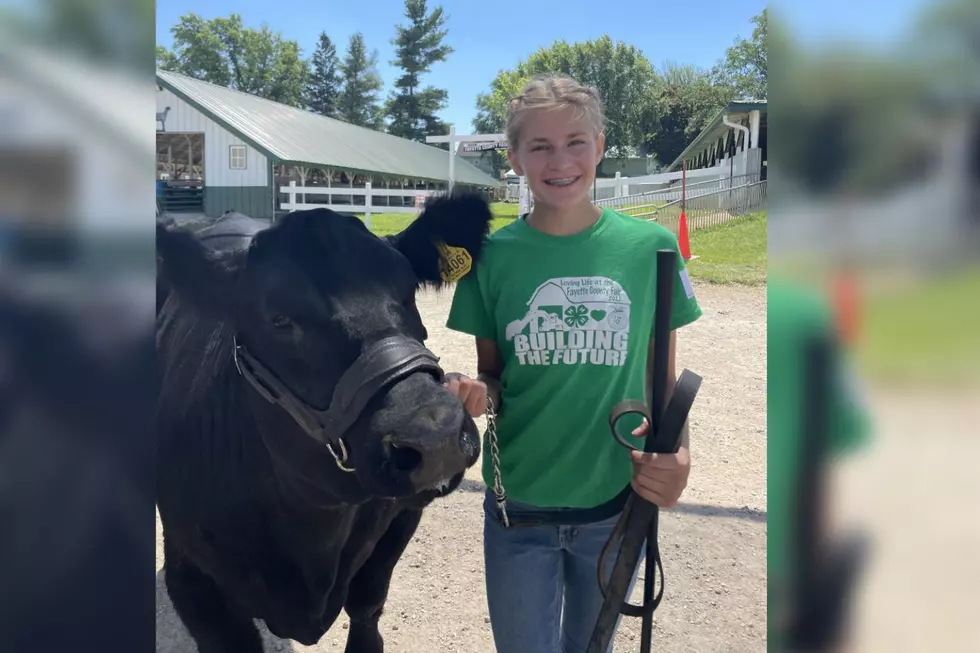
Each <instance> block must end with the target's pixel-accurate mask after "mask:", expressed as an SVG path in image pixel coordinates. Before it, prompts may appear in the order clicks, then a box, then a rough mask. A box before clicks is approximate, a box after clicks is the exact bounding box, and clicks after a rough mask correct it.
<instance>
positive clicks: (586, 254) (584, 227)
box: [447, 76, 701, 653]
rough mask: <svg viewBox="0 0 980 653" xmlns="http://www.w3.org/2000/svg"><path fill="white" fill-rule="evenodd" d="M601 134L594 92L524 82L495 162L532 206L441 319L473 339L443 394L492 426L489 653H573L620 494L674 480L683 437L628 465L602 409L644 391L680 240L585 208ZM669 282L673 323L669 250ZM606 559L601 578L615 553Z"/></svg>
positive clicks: (499, 238) (674, 491)
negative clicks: (468, 365)
mask: <svg viewBox="0 0 980 653" xmlns="http://www.w3.org/2000/svg"><path fill="white" fill-rule="evenodd" d="M604 129H605V126H604V118H603V110H602V105H601V102H600V99H599V95H598V93H597V92H596V90H595V89H592V88H588V87H585V86H582V85H581V84H579V83H577V82H576V81H575V80H573V79H570V78H568V77H558V76H548V77H541V78H537V79H534V80H533V81H531V82H530V83H529V84H528V86H527V87H526V88H525V90H524V92H523V93H522V94H521V95H520V96H519V97H517V98H515V99H514V100H512V101H511V103H510V106H509V108H508V114H507V126H506V134H507V140H508V148H509V149H508V157H509V159H510V163H511V165H512V166H513V168H514V171H515V172H516V173H517V174H519V175H524V176H525V177H526V179H527V182H528V185H529V186H530V189H531V192H532V193H533V194H534V206H533V208H532V210H531V212H530V213H528V214H526V215H522V216H520V217H519V218H518V219H517V220H515V221H514V222H513V223H512V224H510V225H508V226H506V227H504V228H502V229H500V230H498V231H496V232H495V233H494V234H493V235H492V237H491V239H490V242H489V243H488V245H487V248H486V250H485V254H484V256H483V257H482V259H481V261H480V264H479V265H478V266H477V267H476V268H475V269H474V270H473V271H472V272H471V273H470V274H468V275H467V276H466V277H464V278H463V279H461V280H460V281H459V283H458V285H457V287H456V291H455V295H454V297H453V304H452V308H451V310H450V315H449V319H448V322H447V326H448V327H449V328H450V329H454V330H456V331H461V332H463V333H467V334H469V335H472V336H474V337H475V338H476V350H477V370H478V372H479V374H478V377H477V379H469V378H466V377H462V376H459V375H455V378H453V379H452V380H451V381H450V382H449V389H450V390H451V391H452V392H454V393H456V394H457V395H459V396H460V398H461V399H462V400H463V401H464V403H465V404H466V405H467V407H468V409H469V410H470V411H471V413H474V414H482V413H483V408H484V405H485V402H484V399H485V398H489V403H490V404H491V406H492V409H491V412H492V414H493V417H494V420H493V421H494V422H495V427H496V438H493V437H491V433H489V432H488V437H487V438H486V446H485V448H484V455H483V477H484V481H485V482H486V484H487V487H488V489H487V492H486V496H485V501H484V513H485V522H484V558H485V568H486V582H487V586H486V587H487V601H488V604H489V609H490V620H491V625H492V630H493V637H494V641H495V643H496V647H497V651H498V653H556V652H557V651H563V652H564V653H576V652H580V651H582V652H584V651H585V650H586V647H587V645H588V642H589V639H590V637H591V634H592V629H593V627H594V625H595V622H596V618H597V617H598V613H599V608H600V606H601V605H602V594H601V592H600V589H599V586H598V582H597V567H598V562H599V556H600V553H601V551H602V547H603V545H604V544H605V543H606V541H607V540H608V539H609V536H610V534H611V532H612V529H613V527H614V526H615V524H616V522H617V520H618V519H619V515H620V512H621V510H622V508H623V505H624V504H625V501H626V499H627V497H628V495H629V489H630V486H631V485H632V487H633V488H634V489H635V490H636V491H637V493H639V494H640V495H641V496H642V497H643V498H645V499H647V500H649V501H652V502H654V503H656V504H657V505H659V506H662V507H668V508H669V507H672V506H673V505H675V503H676V502H677V500H678V498H679V496H680V494H681V492H682V491H683V490H684V487H685V486H686V484H687V478H688V472H689V469H690V455H689V452H688V436H687V429H686V427H685V430H684V434H683V436H682V438H683V439H682V445H681V448H680V450H679V452H678V453H677V454H671V455H664V454H660V455H643V454H638V453H634V454H632V460H631V455H630V452H628V451H627V450H626V449H623V448H622V447H621V446H620V445H619V444H618V443H617V442H616V441H615V440H614V439H613V438H612V436H611V434H610V433H609V426H608V415H609V412H610V409H611V408H612V406H613V405H614V404H616V403H617V402H619V401H621V400H623V399H627V398H635V399H640V398H643V397H645V396H647V395H646V393H647V384H648V383H649V379H648V374H649V368H648V364H647V352H648V350H649V348H650V344H651V343H650V338H651V333H652V327H653V312H654V302H655V288H656V278H655V277H656V268H655V266H654V261H655V257H656V251H657V250H658V249H661V248H664V247H669V248H671V249H674V250H678V245H677V239H676V237H675V236H674V235H673V233H672V232H670V231H669V230H667V229H666V228H664V227H662V226H660V225H658V224H656V223H654V222H647V221H644V220H640V219H637V218H633V217H630V216H626V215H623V214H620V213H617V212H615V211H613V210H612V209H604V208H600V207H597V206H595V205H594V204H593V203H592V201H591V193H592V184H593V180H594V178H595V172H596V167H597V166H598V164H599V162H600V161H601V160H602V157H603V152H604V149H605V134H604ZM678 272H679V277H678V279H677V282H676V283H675V284H674V288H675V293H674V303H673V311H672V325H671V328H672V329H676V328H678V327H681V326H684V325H686V324H690V323H691V322H693V321H694V320H696V319H697V318H698V317H699V316H700V315H701V309H700V307H699V306H698V303H697V300H696V299H695V297H694V292H693V289H692V287H691V284H690V280H689V278H688V276H687V272H686V270H685V268H684V264H683V259H682V258H681V257H680V253H679V251H678ZM674 333H675V332H673V331H672V333H671V342H670V357H669V361H670V362H669V375H670V377H669V382H668V395H669V393H670V392H671V390H672V388H673V381H674V377H675V372H674V351H675V335H674ZM645 428H646V425H645V424H642V425H640V426H638V427H637V428H636V429H635V430H634V433H637V434H638V433H641V432H642V431H643V430H644V429H645ZM494 440H496V441H494ZM638 442H639V441H638ZM494 488H497V489H498V490H499V491H500V492H501V493H502V494H503V493H505V494H506V501H505V502H504V503H503V505H499V504H498V502H497V500H496V498H495V496H494V491H493V489H494ZM607 560H608V567H607V568H606V569H605V574H606V577H607V578H608V574H609V573H610V572H611V568H612V563H613V561H614V560H615V552H614V551H613V552H611V553H610V554H609V555H608V556H607ZM634 580H635V579H634Z"/></svg>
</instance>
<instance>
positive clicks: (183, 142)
mask: <svg viewBox="0 0 980 653" xmlns="http://www.w3.org/2000/svg"><path fill="white" fill-rule="evenodd" d="M156 79H157V101H156V106H157V179H158V187H162V188H161V189H160V190H158V194H159V197H160V199H161V202H162V204H163V205H164V206H165V208H166V209H167V210H168V211H170V212H182V211H184V212H200V213H204V214H206V215H207V216H210V217H218V216H220V215H221V214H223V213H224V212H225V211H228V210H235V211H240V212H242V213H245V214H247V215H251V216H253V217H257V218H273V217H275V215H276V214H278V213H280V212H282V211H283V210H286V209H287V208H288V205H287V200H286V198H285V197H284V195H283V193H282V190H281V189H282V186H283V184H288V183H289V181H295V182H298V183H299V184H301V185H302V186H306V187H309V188H312V189H315V190H319V191H320V192H319V193H313V192H310V193H309V195H314V194H327V195H330V196H331V199H330V201H328V202H327V204H328V205H330V206H331V208H336V205H337V204H346V206H347V208H348V209H349V210H350V211H351V212H354V211H357V210H358V209H357V206H358V205H360V206H363V200H362V201H361V202H360V203H359V202H358V201H357V200H356V199H355V197H353V196H352V195H353V194H349V195H348V196H346V197H338V196H340V195H341V191H342V190H343V188H347V189H351V188H357V187H358V186H360V187H361V188H362V189H363V187H364V182H365V181H369V182H371V183H372V184H373V186H374V187H375V188H377V187H379V186H388V187H389V188H391V187H392V185H393V184H394V185H395V186H396V187H397V186H398V185H400V186H401V187H402V188H404V193H402V194H403V195H404V196H406V198H407V200H406V201H408V202H412V201H414V195H415V193H416V192H417V189H418V188H420V185H421V187H424V188H426V189H439V188H443V187H445V185H446V183H447V182H448V172H449V152H448V151H446V150H443V149H441V148H437V147H434V146H431V145H426V144H425V143H419V142H416V141H410V140H407V139H403V138H398V137H396V136H392V135H390V134H385V133H383V132H378V131H374V130H371V129H367V128H364V127H358V126H356V125H352V124H349V123H346V122H343V121H341V120H336V119H333V118H327V117H324V116H320V115H317V114H314V113H311V112H309V111H304V110H302V109H298V108H295V107H291V106H287V105H284V104H280V103H277V102H273V101H271V100H266V99H263V98H260V97H256V96H254V95H249V94H247V93H243V92H240V91H235V90H232V89H229V88H226V87H223V86H218V85H215V84H210V83H208V82H203V81H200V80H197V79H193V78H191V77H187V76H184V75H180V74H177V73H173V72H168V71H162V70H158V71H157V75H156ZM358 182H360V183H358ZM456 183H457V184H461V185H468V186H471V187H480V188H492V187H496V186H499V185H500V182H499V181H497V180H495V179H493V178H491V177H490V176H489V175H487V174H486V173H485V172H483V171H481V170H479V169H477V168H476V167H475V166H473V165H472V164H470V163H468V162H466V161H460V160H457V164H456ZM336 185H339V186H340V188H337V187H336ZM324 190H329V191H330V192H329V193H324V192H323V191H324ZM389 197H392V199H397V201H399V202H401V201H402V200H401V199H398V198H397V197H396V196H395V195H394V194H393V193H389ZM361 198H363V191H362V194H361V195H359V196H358V198H357V199H361ZM382 199H383V200H384V201H388V199H387V198H382ZM305 201H310V200H309V199H306V200H305ZM374 201H375V206H377V199H375V200H374ZM284 205H287V206H284ZM392 206H394V204H392ZM400 206H401V205H400ZM378 210H382V211H383V210H384V209H382V208H379V209H378Z"/></svg>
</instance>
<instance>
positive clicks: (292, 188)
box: [286, 179, 296, 211]
mask: <svg viewBox="0 0 980 653" xmlns="http://www.w3.org/2000/svg"><path fill="white" fill-rule="evenodd" d="M286 210H287V211H295V210H296V182H295V181H294V180H292V179H290V180H289V206H287V207H286Z"/></svg>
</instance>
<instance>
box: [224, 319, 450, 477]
mask: <svg viewBox="0 0 980 653" xmlns="http://www.w3.org/2000/svg"><path fill="white" fill-rule="evenodd" d="M234 357H235V367H237V368H238V373H239V374H241V375H242V376H243V377H245V378H246V379H247V380H248V382H249V383H251V384H252V386H253V387H254V388H255V389H256V390H257V391H258V393H259V394H260V395H261V396H262V397H263V398H264V399H265V400H266V401H268V402H270V403H273V404H277V405H279V406H281V407H282V408H283V410H285V411H286V412H287V413H289V415H290V416H291V417H292V418H293V419H294V420H295V421H296V423H297V424H299V426H300V427H301V428H302V429H303V430H304V431H305V432H306V433H307V434H308V435H309V436H310V437H312V438H313V439H314V440H316V441H317V442H319V443H321V444H323V445H324V446H326V447H327V450H328V451H330V454H331V455H332V456H333V457H334V460H335V461H336V462H337V466H338V467H339V468H340V469H342V470H343V471H345V472H353V471H354V468H353V467H349V466H348V465H347V459H348V453H347V446H346V445H345V443H344V440H343V435H344V433H345V432H346V431H347V430H348V429H349V428H350V427H351V426H352V425H353V424H354V422H355V421H357V419H358V417H360V415H361V412H362V411H363V410H364V407H365V406H366V405H367V404H368V402H369V401H370V400H371V398H372V397H373V396H374V395H375V394H377V393H378V391H379V390H381V389H382V388H384V387H386V386H388V385H390V384H392V383H395V382H396V381H399V380H401V379H404V378H405V377H407V376H409V375H410V374H414V373H416V372H429V373H430V374H432V375H433V376H435V377H436V379H437V380H440V381H441V380H442V379H443V377H444V372H443V370H442V368H441V367H439V358H438V357H437V356H436V355H435V354H433V353H432V352H431V351H429V349H428V348H426V347H425V345H423V344H422V343H421V342H419V341H418V340H415V339H413V338H408V337H405V336H391V337H388V338H384V339H382V340H379V341H377V342H375V343H373V344H372V345H371V346H370V347H368V348H367V349H365V350H364V352H363V353H362V354H361V355H360V356H359V357H358V358H357V360H355V361H354V364H353V365H351V366H350V367H349V368H348V369H347V371H346V372H344V374H343V376H341V377H340V381H339V382H338V383H337V387H336V388H335V389H334V392H333V398H332V399H331V400H330V405H329V406H328V407H327V409H326V410H320V409H318V408H314V407H312V406H310V405H309V404H307V403H306V402H304V401H303V400H302V399H300V398H299V397H297V396H296V395H295V394H294V393H293V392H292V390H290V389H289V388H288V387H286V384H284V383H283V382H282V381H281V380H280V379H279V378H278V377H277V376H276V374H275V373H274V372H273V371H272V370H270V369H269V368H268V367H266V366H265V365H263V364H262V363H261V362H260V361H259V360H258V359H257V358H255V357H254V356H253V355H252V354H251V353H250V352H249V351H248V350H247V349H246V348H245V347H244V346H243V345H240V344H239V343H238V338H237V337H236V338H235V348H234ZM335 445H336V446H337V447H338V448H339V449H340V453H339V454H338V453H337V451H335V449H334V446H335Z"/></svg>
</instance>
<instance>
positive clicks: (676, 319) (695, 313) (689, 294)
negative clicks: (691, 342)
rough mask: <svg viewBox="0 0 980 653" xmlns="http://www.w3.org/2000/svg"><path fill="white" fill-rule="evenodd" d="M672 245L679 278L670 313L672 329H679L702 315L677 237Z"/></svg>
mask: <svg viewBox="0 0 980 653" xmlns="http://www.w3.org/2000/svg"><path fill="white" fill-rule="evenodd" d="M671 246H672V247H673V248H674V250H675V251H676V252H677V278H676V279H674V305H673V308H672V309H671V314H670V328H671V330H672V331H673V330H675V329H679V328H681V327H683V326H687V325H688V324H691V323H692V322H694V321H695V320H697V319H698V318H699V317H701V314H702V311H701V305H700V304H698V298H697V296H696V295H695V294H694V284H693V283H692V282H691V275H690V273H689V272H688V270H687V265H686V264H685V262H684V257H683V256H681V250H680V245H679V244H678V242H677V238H676V237H673V238H672V239H671Z"/></svg>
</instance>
